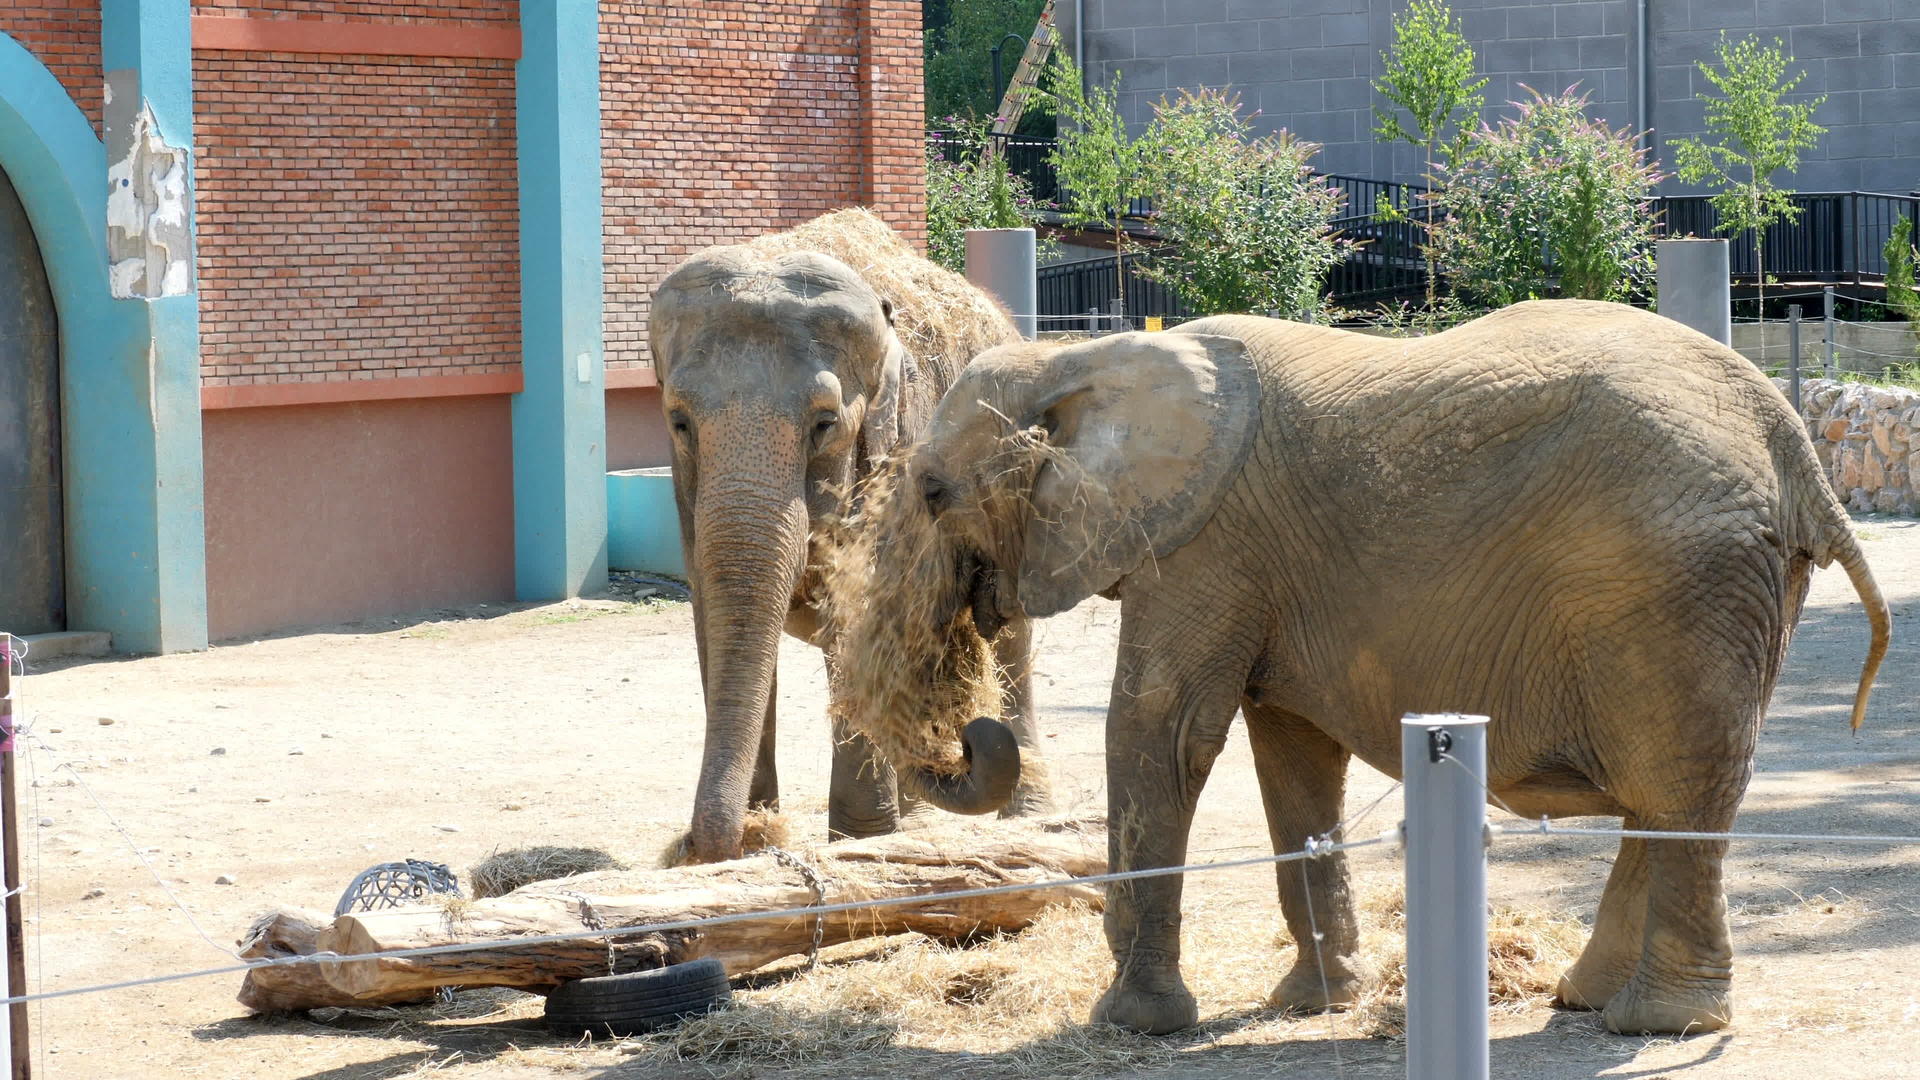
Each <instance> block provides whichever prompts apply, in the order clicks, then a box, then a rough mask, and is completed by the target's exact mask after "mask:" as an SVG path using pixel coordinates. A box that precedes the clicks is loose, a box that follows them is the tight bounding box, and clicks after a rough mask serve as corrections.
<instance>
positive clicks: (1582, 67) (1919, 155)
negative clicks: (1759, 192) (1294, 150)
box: [1058, 0, 1920, 192]
mask: <svg viewBox="0 0 1920 1080" xmlns="http://www.w3.org/2000/svg"><path fill="white" fill-rule="evenodd" d="M1646 2H1647V5H1648V19H1649V26H1650V29H1651V34H1650V37H1651V41H1652V63H1651V65H1650V78H1649V80H1648V81H1649V91H1650V92H1649V95H1648V97H1649V102H1648V105H1647V113H1646V115H1647V119H1648V121H1649V123H1650V124H1651V125H1652V126H1653V127H1654V129H1655V135H1654V142H1655V155H1656V157H1658V158H1660V159H1662V160H1665V159H1667V158H1668V157H1670V152H1669V151H1668V149H1667V147H1666V140H1667V139H1670V138H1675V137H1679V136H1684V135H1689V134H1695V133H1698V132H1699V131H1700V130H1702V128H1703V126H1704V125H1703V111H1702V107H1701V105H1700V104H1699V102H1698V101H1697V100H1695V95H1696V94H1697V93H1700V92H1703V91H1705V90H1707V89H1710V87H1709V85H1708V84H1707V82H1706V80H1705V79H1704V78H1703V77H1702V76H1701V74H1700V73H1699V71H1698V70H1697V69H1696V68H1695V66H1694V62H1695V61H1696V60H1711V59H1712V57H1713V48H1714V45H1715V44H1716V43H1717V42H1718V40H1719V38H1720V33H1721V31H1722V30H1726V31H1728V32H1730V33H1731V34H1733V35H1735V36H1740V35H1744V34H1748V33H1758V34H1760V35H1761V36H1762V37H1763V38H1765V37H1775V36H1777V37H1779V38H1781V39H1782V41H1783V42H1785V44H1786V45H1787V48H1788V51H1789V52H1791V53H1792V54H1793V55H1794V56H1795V57H1796V60H1797V63H1798V65H1799V66H1800V67H1803V68H1805V69H1806V71H1807V79H1806V81H1805V83H1803V84H1802V87H1801V89H1802V91H1803V92H1805V93H1807V94H1809V95H1812V94H1818V93H1823V92H1824V93H1826V94H1828V95H1829V98H1828V101H1827V102H1826V103H1825V104H1824V105H1823V106H1822V107H1821V110H1820V112H1819V113H1818V114H1817V118H1818V119H1819V121H1820V122H1821V123H1823V124H1826V125H1827V126H1828V127H1830V128H1831V129H1832V132H1831V134H1829V135H1827V136H1826V137H1824V138H1823V140H1822V143H1821V145H1820V146H1819V147H1817V148H1815V150H1814V151H1813V152H1812V153H1810V154H1809V155H1807V158H1806V161H1805V163H1804V167H1803V168H1802V169H1801V171H1800V173H1799V174H1798V176H1796V177H1795V178H1793V179H1792V180H1791V181H1789V183H1790V184H1791V185H1792V186H1794V187H1796V188H1798V189H1800V190H1803V191H1819V190H1855V189H1857V190H1871V191H1896V192H1906V191H1911V190H1916V189H1920V0H1646ZM1082 3H1083V4H1084V7H1085V11H1086V16H1087V18H1086V23H1087V25H1086V28H1085V35H1086V52H1087V57H1086V65H1085V66H1086V67H1087V68H1088V70H1089V72H1090V74H1091V77H1092V78H1094V79H1097V80H1100V81H1101V82H1103V83H1104V82H1107V81H1109V80H1111V79H1112V77H1113V75H1114V73H1115V72H1116V71H1118V72H1121V73H1122V82H1121V86H1122V95H1121V99H1122V106H1123V108H1124V109H1125V110H1126V113H1127V116H1128V118H1129V119H1130V120H1132V121H1133V122H1134V123H1136V124H1141V125H1144V124H1145V122H1146V121H1147V120H1148V119H1149V118H1151V116H1152V115H1153V105H1154V103H1155V102H1157V101H1158V100H1160V99H1161V98H1162V97H1163V96H1172V95H1174V94H1175V93H1176V92H1177V90H1178V89H1179V88H1181V87H1198V86H1212V87H1228V88H1231V89H1234V90H1237V91H1238V92H1239V93H1240V95H1241V98H1242V100H1243V102H1244V105H1245V107H1246V109H1247V110H1248V111H1253V110H1259V116H1258V118H1257V120H1256V126H1257V127H1259V128H1260V129H1262V130H1267V131H1272V130H1277V129H1280V128H1285V129H1287V130H1289V131H1292V132H1294V133H1295V134H1297V135H1299V136H1301V137H1303V138H1307V139H1311V140H1313V141H1315V142H1318V143H1321V144H1322V146H1323V149H1322V151H1321V155H1320V158H1319V159H1318V165H1319V167H1320V168H1321V169H1322V170H1324V171H1327V172H1335V173H1351V174H1358V175H1365V176H1373V177H1392V178H1395V179H1401V180H1413V179H1417V178H1418V177H1419V175H1420V173H1421V172H1422V171H1423V168H1422V165H1421V162H1420V154H1419V153H1418V152H1417V151H1416V150H1414V149H1413V148H1411V147H1407V146H1405V145H1404V144H1402V145H1399V146H1387V145H1383V144H1381V143H1379V142H1378V141H1377V140H1375V138H1374V136H1373V126H1374V119H1373V115H1372V106H1373V105H1374V104H1375V102H1376V100H1377V99H1378V95H1376V94H1375V93H1374V91H1373V89H1372V85H1371V83H1372V81H1373V80H1374V79H1377V78H1378V77H1379V75H1380V74H1381V72H1382V70H1383V68H1384V63H1383V61H1382V59H1381V54H1382V53H1383V52H1385V51H1386V49H1387V48H1388V46H1389V45H1390V43H1391V41H1392V37H1393V26H1392V19H1393V16H1394V14H1395V13H1397V12H1399V11H1402V10H1404V9H1405V6H1406V0H1082ZM1635 4H1636V0H1453V3H1452V7H1453V9H1454V12H1455V13H1456V14H1457V15H1458V16H1459V17H1460V19H1461V22H1462V24H1463V26H1464V29H1465V32H1466V35H1467V37H1468V39H1469V40H1470V41H1471V42H1472V43H1473V47H1474V51H1475V54H1476V57H1477V59H1478V61H1479V67H1480V70H1481V72H1482V74H1484V75H1485V76H1486V77H1487V79H1488V83H1487V86H1486V88H1485V90H1484V91H1483V93H1484V94H1485V95H1486V98H1487V101H1488V103H1489V104H1488V107H1487V109H1486V110H1485V111H1484V112H1483V118H1484V119H1486V120H1487V121H1488V122H1490V123H1492V122H1497V121H1498V119H1499V118H1500V117H1501V116H1503V115H1507V114H1509V113H1510V112H1511V109H1510V108H1509V106H1508V103H1509V102H1513V101H1518V100H1524V99H1525V97H1526V96H1527V88H1529V87H1531V88H1532V89H1535V90H1539V91H1541V92H1543V93H1555V92H1558V91H1561V90H1564V89H1567V88H1568V87H1569V86H1574V85H1576V84H1577V86H1578V88H1579V91H1580V92H1582V93H1584V94H1587V95H1588V96H1589V99H1590V102H1591V105H1590V112H1591V113H1592V115H1594V116H1595V117H1596V118H1598V119H1601V120H1604V121H1605V122H1607V123H1608V124H1611V125H1613V126H1614V127H1629V128H1630V127H1633V126H1634V125H1635V124H1636V123H1637V120H1638V117H1639V111H1638V108H1637V105H1638V102H1637V101H1636V97H1637V87H1638V82H1639V78H1638V64H1639V56H1640V50H1639V48H1638V47H1637V44H1636V41H1635V38H1634V21H1635V20H1634V16H1635ZM1075 7H1076V4H1075V3H1074V0H1060V3H1059V4H1058V11H1059V20H1060V24H1061V28H1062V31H1063V35H1064V39H1065V40H1066V41H1067V42H1068V44H1069V47H1071V43H1072V42H1073V40H1074V14H1075V12H1074V9H1075ZM1667 190H1669V191H1683V190H1686V189H1685V188H1684V187H1683V186H1682V185H1680V184H1678V183H1677V182H1672V181H1670V182H1669V183H1668V184H1667Z"/></svg>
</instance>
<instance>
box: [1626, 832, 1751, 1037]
mask: <svg viewBox="0 0 1920 1080" xmlns="http://www.w3.org/2000/svg"><path fill="white" fill-rule="evenodd" d="M1732 824H1733V814H1732V813H1731V812H1728V813H1726V814H1724V815H1718V814H1715V815H1697V816H1693V817H1691V818H1677V817H1674V818H1669V817H1661V818H1656V819H1654V821H1653V823H1651V824H1650V826H1649V827H1651V828H1656V829H1659V828H1669V829H1685V830H1689V831H1699V832H1722V831H1725V830H1726V829H1727V828H1728V827H1729V826H1731V825H1732ZM1726 851H1727V844H1726V841H1724V840H1722V841H1703V840H1650V841H1648V842H1647V908H1646V927H1645V930H1644V932H1643V933H1642V936H1641V942H1642V945H1641V953H1640V963H1639V966H1638V967H1637V968H1636V969H1635V971H1634V972H1633V975H1632V976H1631V977H1630V978H1628V979H1627V981H1626V983H1625V984H1624V985H1622V986H1621V987H1620V989H1619V990H1618V991H1617V992H1615V993H1614V994H1613V996H1612V997H1611V998H1610V999H1609V1000H1608V1001H1607V1005H1606V1008H1605V1009H1603V1010H1602V1011H1601V1016H1602V1018H1603V1019H1604V1020H1605V1021H1606V1024H1607V1029H1608V1030H1609V1031H1615V1032H1619V1033H1621V1034H1653V1033H1670V1034H1697V1033H1699V1032H1703V1031H1717V1030H1719V1029H1720V1028H1723V1027H1725V1026H1727V1022H1728V1021H1729V1020H1731V1019H1732V1017H1733V994H1732V984H1733V943H1732V940H1731V938H1730V936H1729V935H1728V932H1727V901H1726V896H1725V895H1724V894H1723V893H1722V891H1721V860H1722V859H1723V858H1724V857H1725V855H1726Z"/></svg>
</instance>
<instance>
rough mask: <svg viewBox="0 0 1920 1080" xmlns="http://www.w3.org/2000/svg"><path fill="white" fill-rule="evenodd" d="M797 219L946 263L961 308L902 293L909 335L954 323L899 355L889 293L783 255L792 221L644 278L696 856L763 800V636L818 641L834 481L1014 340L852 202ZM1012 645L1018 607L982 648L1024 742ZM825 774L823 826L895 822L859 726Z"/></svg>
mask: <svg viewBox="0 0 1920 1080" xmlns="http://www.w3.org/2000/svg"><path fill="white" fill-rule="evenodd" d="M813 227H814V228H815V229H816V230H817V232H816V234H815V235H819V234H824V235H826V236H828V237H829V238H831V237H833V236H841V237H845V236H848V235H852V236H854V237H855V238H856V239H860V238H862V237H864V239H863V240H862V242H864V243H867V244H868V246H869V247H870V248H871V249H872V253H873V257H874V259H875V260H878V261H879V262H881V263H883V264H887V265H886V266H883V269H887V268H889V267H890V269H891V270H892V271H893V274H892V276H893V280H895V281H896V282H907V283H909V284H912V283H914V282H926V281H928V280H931V279H930V277H929V276H930V275H944V278H941V279H939V280H937V281H935V284H936V285H937V286H938V287H939V288H942V289H945V290H946V291H947V292H948V293H951V294H957V295H959V296H960V298H961V302H959V303H954V304H950V305H946V306H945V307H943V306H941V305H939V304H936V303H935V302H934V301H935V299H936V298H935V297H932V296H926V295H919V296H907V297H905V298H903V299H904V301H905V302H908V303H911V304H914V305H915V310H916V316H915V317H916V318H919V319H921V320H923V322H922V324H921V329H922V330H925V329H926V327H925V324H924V321H925V320H936V319H943V318H945V319H952V320H970V322H968V323H967V324H966V325H963V326H960V327H958V328H954V327H947V328H945V329H943V330H940V331H938V332H935V331H928V332H926V333H923V334H920V335H919V336H918V338H917V340H930V341H938V342H941V343H944V344H945V346H946V349H947V351H946V352H945V353H940V354H935V355H915V354H914V353H913V352H911V351H909V349H908V348H907V347H906V346H905V345H904V344H903V342H902V340H901V338H902V334H901V333H900V332H897V328H896V326H895V325H894V324H895V311H894V306H893V303H892V302H890V301H889V300H888V299H886V298H883V297H882V296H880V295H879V294H878V293H877V292H876V291H875V289H874V288H873V287H872V286H871V285H870V284H869V282H868V281H867V280H866V279H864V278H863V277H862V275H861V274H859V273H856V272H855V271H854V270H853V269H851V268H850V267H849V266H848V265H847V264H846V263H845V262H842V261H840V260H839V259H836V258H834V257H832V256H831V255H828V254H823V253H820V252H818V251H810V250H796V247H797V246H798V243H799V241H797V240H796V239H795V238H796V237H799V238H800V239H802V240H804V239H805V237H806V236H807V235H808V234H807V233H805V232H804V231H800V232H796V233H782V234H776V235H775V236H772V237H766V238H762V240H761V241H756V242H754V243H753V244H747V245H739V246H730V247H716V248H709V249H706V250H704V251H702V252H699V253H698V254H696V255H694V256H693V257H691V258H689V259H688V260H687V261H686V262H684V263H683V264H681V265H680V266H679V267H678V268H677V269H676V270H675V271H674V272H673V273H672V274H671V275H670V276H669V277H668V278H667V279H666V281H665V282H664V283H662V284H661V285H660V287H659V289H658V290H657V291H656V292H655V294H654V297H653V308H652V314H651V318H650V320H649V331H648V333H649V338H650V343H651V346H652V351H653V358H654V364H655V370H656V372H657V374H658V377H659V380H660V390H661V404H662V407H663V409H664V410H665V413H666V418H667V425H668V427H669V428H670V429H671V438H672V443H673V459H672V460H673V486H674V497H675V501H676V502H677V504H678V509H679V516H680V532H681V542H682V545H683V547H684V550H685V552H686V562H687V567H688V574H689V577H690V578H691V583H692V586H693V609H694V625H695V633H696V635H697V636H698V648H699V657H700V671H701V678H702V680H703V684H704V689H705V696H706V711H707V731H706V743H705V748H704V751H703V756H702V760H701V766H700V777H699V782H698V788H697V790H696V793H695V798H694V810H693V821H692V829H691V831H690V833H689V835H688V838H687V855H688V857H689V858H691V859H693V860H695V861H702V862H709V861H717V860H721V859H729V858H735V857H737V856H739V855H740V854H741V843H742V825H743V821H744V819H745V816H746V814H747V811H748V809H749V806H750V805H752V806H760V807H769V808H771V807H777V805H778V800H779V787H778V782H777V779H776V774H775V768H774V754H773V748H774V698H775V692H774V691H775V661H776V658H777V655H778V645H779V639H780V634H781V632H782V630H783V628H784V630H785V631H786V632H788V633H791V634H794V635H795V636H797V637H800V638H802V639H804V640H809V641H815V642H816V643H820V642H823V641H825V640H826V639H827V638H830V636H831V635H827V634H822V633H821V626H820V625H819V622H820V620H819V616H818V612H817V610H816V603H815V599H816V597H815V595H814V594H815V593H816V592H817V590H816V589H815V588H814V587H813V585H812V582H811V578H812V577H813V576H814V574H813V572H811V571H810V570H809V568H810V566H815V565H817V560H818V559H819V557H820V555H821V552H820V548H821V547H822V545H826V544H831V543H832V542H833V541H832V537H833V530H832V529H831V528H829V525H830V523H831V522H832V521H833V520H835V519H836V518H837V517H838V516H839V515H841V514H842V512H843V501H844V499H845V498H846V496H847V493H848V491H849V489H851V488H852V486H853V483H854V481H856V480H858V479H859V478H860V477H862V476H864V475H865V474H866V473H867V472H868V471H869V470H870V469H871V468H872V467H873V463H874V462H875V461H877V460H878V459H880V458H881V457H883V456H884V455H886V454H887V453H888V452H889V451H891V450H892V449H893V448H894V447H895V446H896V445H897V444H899V442H900V441H901V439H902V438H908V439H910V438H912V437H913V436H916V435H918V434H919V433H920V431H921V430H922V428H923V427H924V426H925V423H926V420H927V417H928V416H929V415H931V412H932V408H933V405H934V403H935V402H936V401H938V399H939V397H940V394H941V393H942V392H943V391H945V390H946V389H947V387H948V386H949V385H950V384H951V383H952V381H953V378H954V376H955V374H956V373H957V372H958V371H959V369H960V367H961V366H962V365H963V364H964V363H965V362H966V361H967V360H969V359H971V358H972V356H973V355H974V354H975V353H977V352H978V351H980V350H981V349H984V348H986V347H987V346H989V345H994V344H999V343H1002V342H1006V341H1014V340H1018V338H1017V336H1016V335H1015V333H1014V331H1013V328H1012V325H1011V323H1010V322H1009V321H1008V319H1007V316H1006V314H1005V312H1004V311H1002V310H1001V309H1000V308H999V307H998V305H996V304H995V303H994V302H993V301H992V300H991V299H989V298H988V297H986V296H985V294H983V293H979V292H978V291H977V290H974V289H972V287H971V286H969V285H967V284H966V283H965V282H964V281H963V280H962V279H960V278H959V277H958V276H957V275H952V274H949V273H948V272H947V271H944V270H940V269H938V268H937V267H933V266H932V265H931V264H928V263H926V262H925V261H924V260H921V259H919V258H918V257H917V256H914V255H913V254H912V253H911V252H910V251H908V250H907V249H906V248H905V246H904V245H902V244H900V243H899V241H898V240H896V239H895V238H894V237H893V235H892V233H891V231H890V230H887V228H886V227H885V226H884V225H882V224H880V223H879V222H878V221H877V219H873V218H872V217H871V215H867V214H866V213H865V212H864V211H842V212H840V213H838V214H835V215H830V216H829V217H826V218H821V219H818V220H817V221H816V223H814V226H813ZM805 228H806V227H803V230H804V229H805ZM876 231H877V235H875V233H876ZM868 269H869V273H872V272H873V270H872V267H869V268H868ZM945 279H951V280H945ZM959 290H964V292H958V291H959ZM1028 644H1029V634H1028V631H1027V627H1026V624H1025V622H1024V621H1021V622H1019V623H1018V624H1017V625H1010V626H1009V627H1008V628H1007V629H1006V631H1005V632H1004V633H1003V634H1001V635H1000V636H999V637H998V638H997V639H996V642H995V646H996V648H997V649H998V650H999V652H1000V654H1001V658H1002V662H1003V663H1004V664H1005V665H1006V666H1007V667H1008V668H1009V669H1010V670H1012V671H1015V672H1018V673H1020V674H1019V677H1017V678H1015V679H1013V680H1011V684H1010V687H1009V691H1008V697H1009V699H1010V701H1009V712H1010V713H1011V717H1012V724H1013V727H1014V730H1015V732H1016V733H1017V735H1018V737H1019V739H1020V741H1021V742H1022V743H1023V744H1025V745H1027V746H1028V747H1029V749H1030V750H1031V749H1032V747H1033V732H1032V721H1031V719H1030V718H1031V715H1032V704H1031V691H1030V687H1029V682H1028V679H1027V677H1026V675H1025V672H1026V670H1027V666H1028V660H1027V651H1028ZM829 667H830V668H831V667H832V665H831V664H830V665H829ZM832 769H833V771H832V776H831V781H830V783H831V790H830V793H829V802H828V813H827V822H828V829H829V833H830V834H831V835H834V836H868V835H873V834H876V833H881V832H888V831H891V830H892V829H893V828H894V827H895V825H896V821H897V817H898V812H899V807H898V804H897V803H896V792H895V785H894V781H893V780H892V778H891V772H890V770H888V769H886V768H884V766H883V764H882V763H880V762H878V761H876V760H875V759H874V758H873V754H872V748H871V745H870V744H869V743H868V742H867V741H866V740H865V739H864V738H860V737H858V736H851V735H847V734H846V733H844V732H842V731H838V730H836V732H835V740H834V748H833V767H832ZM994 794H995V797H996V801H995V802H994V804H993V805H991V806H986V807H984V810H986V811H989V812H990V811H992V810H995V809H1001V807H1000V801H1004V799H1005V796H1006V794H1007V793H1006V790H1005V789H1004V788H1002V789H1001V790H999V791H997V792H995V793H994ZM944 795H945V798H944V799H943V802H945V803H946V804H948V805H953V806H964V805H965V804H966V803H967V801H968V799H969V795H968V793H967V792H965V791H963V790H960V789H958V788H955V789H953V790H949V791H947V792H945V793H944ZM975 801H978V800H977V798H976V800H975ZM1046 802H1047V793H1046V791H1045V788H1044V778H1043V774H1042V773H1041V772H1040V771H1039V770H1035V771H1034V773H1033V774H1032V776H1030V777H1029V778H1028V781H1027V782H1026V783H1025V784H1024V785H1023V786H1022V788H1021V789H1020V790H1019V791H1018V792H1016V793H1015V798H1014V801H1013V807H1012V809H1013V810H1014V811H1019V812H1024V811H1027V810H1032V809H1038V808H1040V807H1043V806H1044V805H1046ZM974 812H980V810H979V809H976V810H975V811H974Z"/></svg>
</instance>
